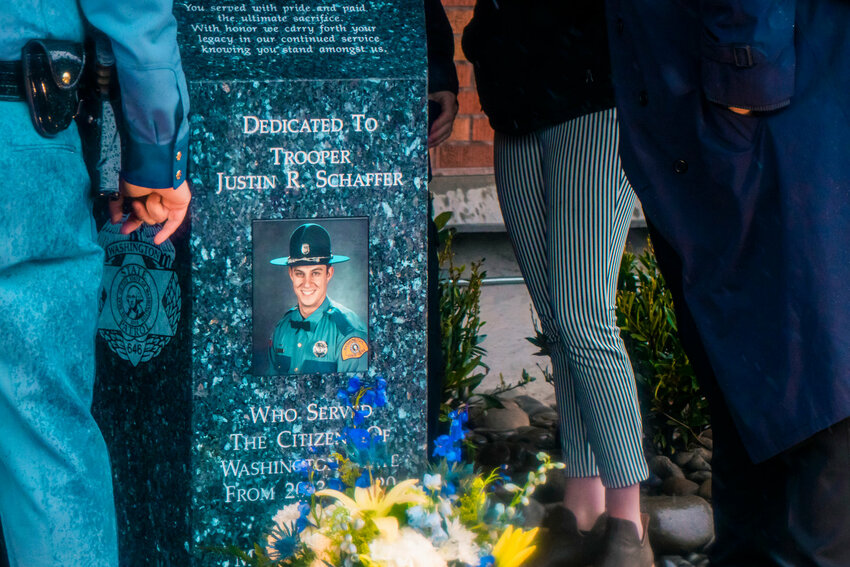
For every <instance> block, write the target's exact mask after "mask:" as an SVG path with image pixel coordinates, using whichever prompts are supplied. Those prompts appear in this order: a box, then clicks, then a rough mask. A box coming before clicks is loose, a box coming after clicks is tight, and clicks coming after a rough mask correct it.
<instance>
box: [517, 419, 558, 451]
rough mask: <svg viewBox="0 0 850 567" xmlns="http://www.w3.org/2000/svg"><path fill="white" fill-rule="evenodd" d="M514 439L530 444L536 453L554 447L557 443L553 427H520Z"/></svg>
mask: <svg viewBox="0 0 850 567" xmlns="http://www.w3.org/2000/svg"><path fill="white" fill-rule="evenodd" d="M514 440H515V441H517V442H518V443H523V444H525V445H528V446H529V447H530V448H531V450H533V451H534V453H535V455H536V454H537V451H540V450H545V451H548V450H549V449H553V448H554V447H555V446H556V445H555V435H554V434H553V433H552V430H551V429H542V428H540V427H534V426H531V425H529V426H528V427H520V428H519V429H518V430H517V434H516V436H515V437H514Z"/></svg>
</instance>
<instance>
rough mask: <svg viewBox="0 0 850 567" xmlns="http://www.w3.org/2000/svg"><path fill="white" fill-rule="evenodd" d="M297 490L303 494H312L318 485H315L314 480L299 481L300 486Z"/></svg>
mask: <svg viewBox="0 0 850 567" xmlns="http://www.w3.org/2000/svg"><path fill="white" fill-rule="evenodd" d="M295 492H297V493H298V494H300V495H302V496H311V495H312V494H313V493H314V492H316V487H315V486H313V483H312V482H299V483H298V488H297V489H296V491H295Z"/></svg>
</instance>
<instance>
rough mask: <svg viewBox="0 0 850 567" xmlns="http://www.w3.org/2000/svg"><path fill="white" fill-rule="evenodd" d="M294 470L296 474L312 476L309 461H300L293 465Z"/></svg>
mask: <svg viewBox="0 0 850 567" xmlns="http://www.w3.org/2000/svg"><path fill="white" fill-rule="evenodd" d="M292 469H293V470H294V471H295V472H298V473H301V474H302V475H304V476H307V475H309V474H310V470H311V467H310V462H309V461H308V460H307V459H300V460H297V461H295V462H294V463H292Z"/></svg>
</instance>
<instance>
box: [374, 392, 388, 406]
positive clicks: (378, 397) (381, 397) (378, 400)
mask: <svg viewBox="0 0 850 567" xmlns="http://www.w3.org/2000/svg"><path fill="white" fill-rule="evenodd" d="M385 405H387V391H386V390H378V391H377V392H376V393H375V407H377V408H382V407H384V406H385Z"/></svg>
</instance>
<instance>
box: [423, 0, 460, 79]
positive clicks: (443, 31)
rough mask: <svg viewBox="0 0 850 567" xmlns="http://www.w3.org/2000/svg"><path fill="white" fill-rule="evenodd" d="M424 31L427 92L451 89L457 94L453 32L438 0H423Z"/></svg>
mask: <svg viewBox="0 0 850 567" xmlns="http://www.w3.org/2000/svg"><path fill="white" fill-rule="evenodd" d="M425 32H426V34H427V39H428V92H429V93H435V92H437V91H451V92H453V93H455V94H457V91H458V82H457V70H456V69H455V63H454V55H455V41H454V33H453V32H452V26H451V24H449V19H448V18H447V17H446V11H445V10H444V9H443V4H442V3H441V2H440V0H425Z"/></svg>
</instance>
